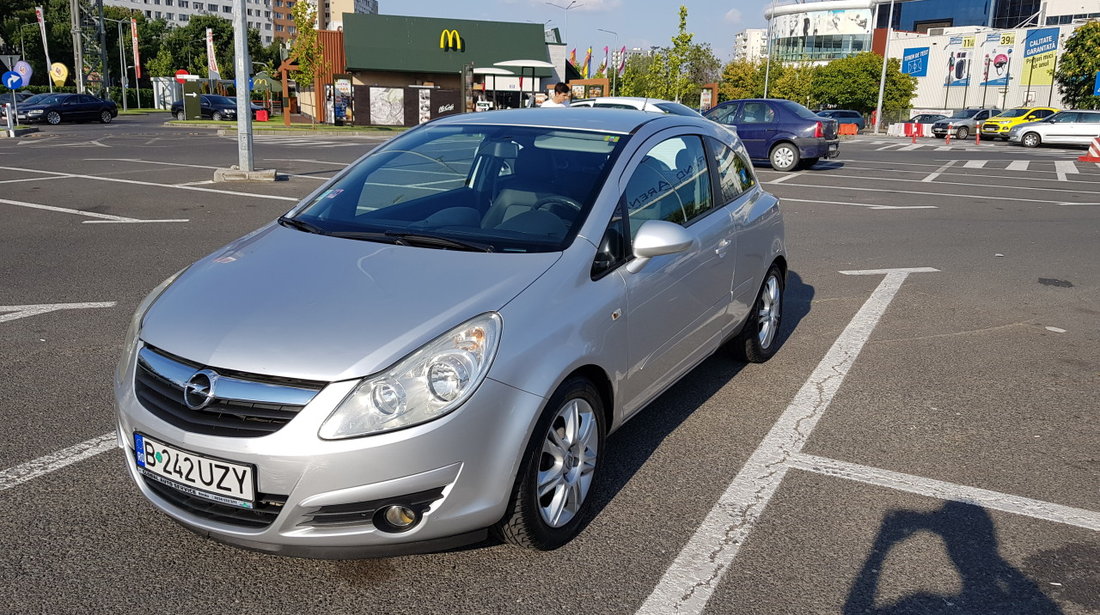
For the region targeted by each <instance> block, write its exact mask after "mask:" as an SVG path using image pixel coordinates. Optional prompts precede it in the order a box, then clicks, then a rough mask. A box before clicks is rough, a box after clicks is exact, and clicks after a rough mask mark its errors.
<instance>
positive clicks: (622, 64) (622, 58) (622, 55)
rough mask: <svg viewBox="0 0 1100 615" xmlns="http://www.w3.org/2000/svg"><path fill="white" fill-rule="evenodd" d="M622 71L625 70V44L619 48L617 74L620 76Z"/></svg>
mask: <svg viewBox="0 0 1100 615" xmlns="http://www.w3.org/2000/svg"><path fill="white" fill-rule="evenodd" d="M624 72H626V45H623V48H622V49H620V50H619V76H620V77H622V76H623V73H624Z"/></svg>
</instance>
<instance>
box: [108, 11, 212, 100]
mask: <svg viewBox="0 0 1100 615" xmlns="http://www.w3.org/2000/svg"><path fill="white" fill-rule="evenodd" d="M208 32H209V30H208ZM130 43H131V44H132V45H133V46H134V79H141V54H140V53H138V36H137V20H136V19H134V18H133V17H131V18H130ZM122 70H123V71H125V70H126V67H123V69H122ZM134 87H137V85H136V84H135V85H134Z"/></svg>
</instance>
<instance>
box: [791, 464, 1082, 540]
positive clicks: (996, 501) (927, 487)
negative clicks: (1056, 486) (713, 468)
mask: <svg viewBox="0 0 1100 615" xmlns="http://www.w3.org/2000/svg"><path fill="white" fill-rule="evenodd" d="M787 464H788V465H789V466H790V467H792V468H796V469H799V470H806V471H808V472H816V473H818V474H824V475H826V476H835V477H838V478H846V479H848V480H854V481H858V482H861V483H866V484H868V485H876V486H879V487H889V488H890V489H897V490H898V491H905V492H907V493H915V494H917V495H923V496H926V497H930V498H936V499H939V500H952V501H955V502H966V503H968V504H974V505H977V506H981V507H983V508H989V509H992V510H1000V511H1003V512H1007V513H1012V514H1015V515H1023V516H1025V517H1033V518H1036V519H1043V520H1044V521H1053V522H1054V523H1063V524H1065V525H1073V526H1076V527H1082V528H1085V529H1087V530H1096V531H1100V513H1097V512H1093V511H1091V510H1085V509H1083V508H1073V507H1070V506H1062V505H1061V504H1054V503H1051V502H1044V501H1042V500H1032V499H1030V498H1025V497H1020V496H1018V495H1011V494H1008V493H998V492H996V491H989V490H988V489H979V488H978V487H968V486H966V485H957V484H955V483H945V482H943V481H938V480H934V479H931V478H924V477H921V476H913V475H911V474H902V473H901V472H893V471H890V470H883V469H881V468H871V467H868V466H863V465H859V464H855V463H848V462H846V461H838V460H836V459H826V458H824V457H817V456H814V455H805V454H802V453H799V454H797V455H793V456H792V457H791V458H790V459H788V460H787Z"/></svg>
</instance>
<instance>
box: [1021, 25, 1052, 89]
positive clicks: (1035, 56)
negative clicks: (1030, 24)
mask: <svg viewBox="0 0 1100 615" xmlns="http://www.w3.org/2000/svg"><path fill="white" fill-rule="evenodd" d="M1057 54H1058V28H1037V29H1035V30H1028V31H1027V36H1026V37H1025V38H1024V72H1023V75H1022V78H1023V80H1024V81H1025V82H1026V83H1027V85H1028V87H1031V86H1033V85H1053V84H1054V61H1055V56H1056V55H1057Z"/></svg>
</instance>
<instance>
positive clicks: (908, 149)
mask: <svg viewBox="0 0 1100 615" xmlns="http://www.w3.org/2000/svg"><path fill="white" fill-rule="evenodd" d="M922 147H924V145H922V144H920V143H914V144H912V145H906V146H905V147H902V148H898V151H899V152H911V151H913V150H915V149H920V148H922Z"/></svg>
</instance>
